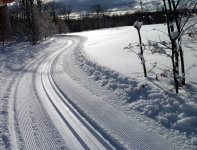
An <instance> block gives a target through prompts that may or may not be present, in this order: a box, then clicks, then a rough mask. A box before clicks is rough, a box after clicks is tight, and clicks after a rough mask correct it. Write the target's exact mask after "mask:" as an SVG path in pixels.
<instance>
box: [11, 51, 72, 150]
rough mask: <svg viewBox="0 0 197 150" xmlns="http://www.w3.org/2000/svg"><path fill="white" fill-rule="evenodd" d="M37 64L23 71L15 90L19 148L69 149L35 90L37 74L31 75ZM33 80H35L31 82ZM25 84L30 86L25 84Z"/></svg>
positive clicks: (15, 116) (16, 127)
mask: <svg viewBox="0 0 197 150" xmlns="http://www.w3.org/2000/svg"><path fill="white" fill-rule="evenodd" d="M48 55H50V54H45V55H44V56H43V57H44V58H45V57H47V56H48ZM43 57H40V58H39V59H38V60H39V63H38V65H37V67H38V66H39V64H40V63H41V62H42V60H43ZM38 60H37V61H38ZM35 63H36V61H34V62H33V63H32V64H30V65H28V66H27V67H26V69H24V70H23V72H22V73H21V75H20V77H19V80H18V83H17V85H16V89H15V94H14V112H15V114H14V118H15V130H16V134H17V135H16V136H17V139H18V140H17V144H18V148H19V149H20V150H23V149H28V150H31V149H32V150H36V149H42V150H49V149H53V150H56V149H68V148H67V146H66V144H65V141H63V140H62V138H61V136H60V134H59V133H58V131H57V130H56V129H55V127H54V125H53V123H52V121H51V120H50V118H49V116H48V114H47V113H46V111H45V109H44V108H43V106H42V104H41V102H40V100H39V97H38V95H37V91H36V90H35V85H34V79H35V74H36V72H35V71H34V72H33V74H31V73H32V66H33V67H34V68H33V70H34V69H35V70H36V68H35V66H34V64H35ZM27 76H28V77H27ZM32 78H33V80H31V79H32ZM23 82H24V83H28V84H23ZM21 85H23V86H24V85H25V86H26V88H23V89H22V90H21V89H20V86H21ZM29 85H31V87H30V88H31V89H29ZM23 86H21V87H23ZM32 89H33V90H32ZM32 91H35V92H32ZM32 97H33V98H32Z"/></svg>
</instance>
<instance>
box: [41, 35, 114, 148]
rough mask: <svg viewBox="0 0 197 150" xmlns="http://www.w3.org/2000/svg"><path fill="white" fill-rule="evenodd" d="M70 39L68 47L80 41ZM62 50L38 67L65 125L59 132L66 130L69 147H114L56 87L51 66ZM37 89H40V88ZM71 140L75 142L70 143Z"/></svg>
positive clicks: (52, 103) (45, 89)
mask: <svg viewBox="0 0 197 150" xmlns="http://www.w3.org/2000/svg"><path fill="white" fill-rule="evenodd" d="M70 41H72V44H71V46H70V47H68V49H72V48H75V47H76V46H77V45H78V43H80V41H79V40H75V39H73V38H71V39H70ZM62 52H64V49H62V50H60V51H59V52H56V53H54V54H52V55H51V56H49V57H48V58H47V59H46V60H45V61H46V62H47V63H45V64H44V63H43V64H44V65H43V66H42V65H41V66H40V69H38V70H40V71H41V82H42V86H43V88H44V92H45V93H46V96H47V97H48V99H49V101H50V103H51V105H52V106H53V107H54V110H55V111H56V112H57V113H58V115H59V116H60V119H61V120H60V122H61V123H62V124H64V126H65V127H64V129H63V131H62V129H60V130H61V131H62V132H60V133H62V136H63V137H65V136H64V135H65V134H66V132H68V133H67V134H68V135H69V136H70V137H69V138H70V139H68V137H65V140H66V141H69V140H71V141H70V142H68V145H69V146H70V148H71V149H114V147H113V146H112V145H111V144H110V143H109V142H108V141H107V140H106V139H104V138H103V137H102V136H101V135H100V134H99V133H97V131H96V130H95V129H94V128H93V127H92V126H91V125H90V124H89V123H88V122H87V121H86V119H85V118H83V117H82V116H81V115H80V114H79V113H78V111H77V110H76V109H75V108H74V107H73V106H72V104H70V103H69V101H68V100H67V99H66V98H65V97H64V96H63V95H62V94H61V92H60V91H59V90H58V88H57V87H56V85H55V83H54V81H53V78H52V76H51V71H52V70H51V68H53V67H54V65H53V64H55V63H54V62H55V61H56V60H57V59H58V58H59V57H58V56H59V55H61V53H62ZM39 90H40V91H41V89H39ZM52 91H53V92H52ZM46 107H48V106H46ZM48 110H49V109H48ZM50 111H51V109H50ZM49 113H50V112H49ZM56 121H57V120H56ZM69 130H70V131H69ZM73 142H74V143H75V144H72V143H73Z"/></svg>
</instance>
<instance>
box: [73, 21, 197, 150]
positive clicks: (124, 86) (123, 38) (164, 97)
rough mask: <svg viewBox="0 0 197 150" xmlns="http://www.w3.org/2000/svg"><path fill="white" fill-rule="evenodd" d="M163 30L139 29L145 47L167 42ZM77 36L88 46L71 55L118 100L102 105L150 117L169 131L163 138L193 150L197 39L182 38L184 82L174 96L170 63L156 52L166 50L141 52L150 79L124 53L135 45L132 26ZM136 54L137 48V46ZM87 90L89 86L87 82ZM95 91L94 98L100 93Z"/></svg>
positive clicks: (196, 120)
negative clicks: (170, 137) (153, 52)
mask: <svg viewBox="0 0 197 150" xmlns="http://www.w3.org/2000/svg"><path fill="white" fill-rule="evenodd" d="M166 28H167V27H166V25H165V24H164V25H163V24H161V25H149V26H143V28H142V29H141V33H142V38H143V43H148V41H149V40H151V41H156V42H159V41H165V43H166V42H168V41H169V40H168V37H167V35H166V34H165V33H167V29H166ZM77 35H80V36H84V37H85V38H86V42H85V44H84V46H83V47H82V50H79V51H76V53H75V55H76V63H77V64H78V65H79V67H80V68H81V69H82V70H83V71H85V73H86V75H88V76H89V79H90V80H93V81H94V82H95V84H96V86H99V87H102V88H105V89H107V90H108V91H109V93H113V95H115V97H117V98H112V97H113V96H108V98H106V99H105V100H106V101H108V102H110V103H112V104H114V105H115V106H116V107H119V108H121V109H122V111H123V112H127V113H128V110H134V111H136V112H138V113H139V114H141V115H145V116H147V117H149V118H152V119H154V120H155V121H156V122H158V123H159V124H160V125H161V126H163V127H164V128H166V129H167V130H168V133H167V132H166V133H165V134H174V137H173V138H174V139H176V142H177V143H179V144H181V143H182V145H183V147H184V148H185V149H195V148H197V147H196V146H197V145H196V144H195V139H196V137H197V128H196V127H197V118H196V113H197V110H196V104H197V101H196V99H197V86H196V80H197V76H196V74H197V69H196V67H195V64H196V63H197V59H196V55H197V54H196V42H197V41H195V40H192V39H190V37H189V36H185V37H184V38H183V45H184V47H183V48H184V55H185V64H186V70H187V72H186V82H187V83H186V86H185V87H183V88H180V94H179V95H177V94H175V89H174V87H173V83H172V80H171V79H170V78H171V77H170V76H171V74H170V72H169V71H171V69H170V68H171V60H170V58H168V57H166V56H165V55H160V54H157V53H161V54H166V53H168V54H170V51H166V50H164V49H163V48H159V50H158V49H157V50H158V52H157V53H156V54H153V55H152V53H151V52H150V51H145V55H144V58H145V60H146V65H147V70H148V78H144V77H143V70H142V66H141V63H140V60H139V59H138V56H137V55H136V54H134V53H130V52H128V51H127V50H125V49H124V47H125V46H127V45H129V44H130V43H137V42H138V38H137V37H138V36H137V32H136V29H135V28H134V27H120V28H112V29H104V30H96V31H88V32H82V33H77ZM135 51H136V52H137V51H138V49H137V48H135ZM138 52H139V51H138ZM155 65H156V67H154V66H155ZM156 76H157V79H158V80H156ZM86 82H87V81H86ZM81 84H84V83H83V82H81ZM86 86H87V88H88V85H87V83H86ZM94 92H95V93H96V94H97V95H98V93H99V90H94ZM109 95H110V94H109ZM99 96H102V94H101V95H99ZM103 97H107V96H103ZM177 131H178V133H179V134H178V135H177ZM180 137H181V138H182V140H180V139H179V138H180ZM179 140H180V141H179Z"/></svg>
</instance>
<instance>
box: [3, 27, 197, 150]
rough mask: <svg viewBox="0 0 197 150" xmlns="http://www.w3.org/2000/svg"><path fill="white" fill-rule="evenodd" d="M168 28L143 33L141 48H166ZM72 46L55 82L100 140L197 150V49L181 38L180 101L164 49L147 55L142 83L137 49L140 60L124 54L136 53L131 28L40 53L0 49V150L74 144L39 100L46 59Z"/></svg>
mask: <svg viewBox="0 0 197 150" xmlns="http://www.w3.org/2000/svg"><path fill="white" fill-rule="evenodd" d="M166 28H167V27H166V25H163V24H160V25H149V26H146V25H143V27H142V28H141V29H140V30H141V34H142V41H143V43H144V44H146V43H148V42H149V40H151V41H157V42H159V41H162V43H163V44H166V43H168V42H169V40H168V37H167V35H166V34H165V32H167V31H166ZM73 35H77V36H73ZM173 36H174V37H175V38H177V36H176V35H173ZM69 40H71V41H73V43H75V41H77V42H76V43H75V44H73V45H72V46H71V48H68V53H67V52H65V53H64V55H60V58H59V59H57V60H59V61H55V62H56V63H54V65H55V64H56V65H57V66H60V67H59V68H60V69H61V70H55V69H54V70H53V71H54V72H53V73H54V74H53V78H54V81H55V82H56V83H57V86H58V88H60V89H61V90H62V92H63V93H64V95H66V97H69V100H68V101H70V103H71V104H72V105H73V107H75V109H76V110H77V111H78V112H79V113H80V115H82V118H83V119H84V120H86V121H88V122H90V124H91V125H92V126H93V127H94V128H95V129H94V130H96V132H99V134H100V136H101V137H102V136H103V137H105V138H106V139H107V140H108V141H110V142H112V143H116V144H117V147H121V148H122V147H126V148H127V149H143V148H144V149H165V147H164V145H166V146H169V147H168V149H170V148H174V149H181V148H182V149H188V150H194V149H197V117H196V116H197V101H196V99H197V82H196V81H197V76H196V75H197V68H196V64H197V59H196V57H197V51H196V49H197V47H196V45H197V41H196V40H195V39H192V38H190V37H189V36H187V35H186V36H185V37H184V38H183V41H182V42H183V45H184V55H185V62H186V70H187V71H186V75H185V76H186V86H183V87H181V88H180V93H179V94H178V95H177V94H175V89H174V86H173V83H172V80H171V73H170V71H171V60H170V58H169V57H166V54H170V51H168V50H166V49H164V48H163V47H160V46H158V45H156V47H154V49H153V51H152V52H151V51H149V50H145V53H144V57H143V58H144V61H145V62H146V65H147V70H148V78H144V77H143V70H142V65H141V60H140V59H139V56H138V55H136V54H138V53H139V52H140V50H139V46H134V49H133V51H135V52H136V54H135V53H133V52H131V51H129V50H128V49H124V47H126V46H128V45H129V44H130V43H132V44H131V45H138V34H137V30H136V29H135V28H134V27H133V26H131V27H120V28H111V29H102V30H95V31H88V32H81V33H74V34H72V36H69V35H58V36H54V37H52V38H50V39H47V40H46V41H43V42H41V43H39V44H38V45H36V46H31V45H29V44H28V43H25V42H22V43H15V42H11V43H9V44H7V45H6V46H5V47H0V50H1V53H0V75H1V76H0V85H1V86H0V89H1V90H0V98H1V102H0V112H1V113H0V143H1V144H0V149H9V148H12V149H15V148H16V147H19V148H21V149H22V148H26V147H28V148H36V147H37V148H43V149H44V148H46V149H50V147H51V148H53V149H60V148H62V149H67V143H66V142H68V141H69V140H68V141H66V140H64V138H62V137H65V139H66V138H68V137H67V135H65V134H64V135H63V133H64V132H65V131H64V132H62V133H61V132H60V130H58V127H59V128H61V129H62V130H63V128H64V125H63V121H60V122H62V123H61V125H58V123H54V122H55V120H56V119H58V118H60V116H58V114H55V113H53V111H51V112H50V110H51V109H49V108H47V107H48V106H46V107H45V105H48V103H50V102H47V103H44V101H45V99H42V100H41V99H40V98H42V96H39V95H42V93H39V92H40V91H42V90H38V89H39V88H38V89H37V90H35V89H36V87H35V85H34V84H35V83H34V78H35V77H34V76H36V77H38V78H40V72H36V71H37V69H36V68H37V66H39V64H41V63H42V60H45V58H46V55H47V54H49V53H52V52H54V51H57V50H60V49H62V48H64V46H65V45H66V44H67V41H69ZM153 53H154V54H153ZM161 54H162V55H161ZM64 58H65V59H64ZM50 61H51V63H52V60H50ZM47 62H48V61H46V64H47ZM43 68H44V67H43ZM56 69H57V68H56ZM44 74H46V73H43V75H44ZM37 82H38V81H36V84H37ZM32 83H34V84H32ZM39 84H41V83H38V85H39ZM32 91H33V92H32ZM43 93H44V92H43ZM46 99H47V98H46ZM43 103H44V104H43ZM62 105H63V104H62ZM61 107H64V106H61ZM65 110H66V109H65ZM56 116H57V118H56ZM136 131H138V132H136ZM133 135H134V136H133ZM68 145H69V144H68ZM161 146H162V147H161ZM142 147H143V148H142Z"/></svg>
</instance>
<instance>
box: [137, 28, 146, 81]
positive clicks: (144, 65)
mask: <svg viewBox="0 0 197 150" xmlns="http://www.w3.org/2000/svg"><path fill="white" fill-rule="evenodd" d="M137 31H138V36H139V41H140V54H141V57H140V59H141V61H142V65H143V71H144V77H147V72H146V64H145V62H144V60H143V58H142V57H144V55H143V54H144V52H143V48H142V38H141V33H140V30H137Z"/></svg>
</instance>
